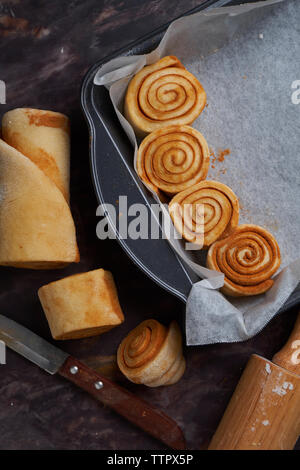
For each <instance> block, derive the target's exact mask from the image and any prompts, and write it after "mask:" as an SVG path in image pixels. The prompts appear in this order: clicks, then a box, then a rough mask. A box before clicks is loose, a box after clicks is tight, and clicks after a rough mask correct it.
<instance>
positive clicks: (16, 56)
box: [0, 0, 300, 449]
mask: <svg viewBox="0 0 300 470" xmlns="http://www.w3.org/2000/svg"><path fill="white" fill-rule="evenodd" d="M197 4H199V0H193V1H192V0H187V1H185V2H178V1H176V0H148V1H141V0H130V1H128V0H127V1H118V0H110V1H98V0H90V1H83V0H74V1H67V0H59V1H58V0H56V1H52V2H36V1H34V0H23V1H18V0H12V1H0V79H1V80H5V82H6V84H7V105H0V114H1V116H2V114H3V113H4V112H5V111H7V110H8V109H12V108H14V107H23V106H28V107H38V108H44V109H53V110H56V111H62V112H64V113H66V114H68V115H69V116H70V118H71V123H72V146H73V151H72V164H71V167H72V168H71V197H72V211H73V215H74V218H75V222H76V226H77V231H78V240H79V248H80V252H81V262H80V264H79V265H74V266H71V267H68V268H66V269H64V270H61V271H52V272H43V271H40V272H38V271H30V270H16V269H11V268H0V280H1V283H0V312H1V313H3V314H5V315H7V316H10V317H11V318H14V319H16V320H17V321H19V322H20V323H22V324H24V325H25V326H28V327H30V328H31V329H32V330H33V331H35V332H37V333H39V334H40V335H42V336H43V337H44V338H46V339H49V340H50V341H51V338H50V334H49V330H48V326H47V322H46V320H45V317H44V314H43V312H42V309H41V306H40V304H39V301H38V297H37V289H38V288H39V287H40V286H41V285H43V284H45V283H47V282H50V281H52V280H55V279H59V278H60V277H63V276H66V275H68V274H71V273H74V272H80V271H85V270H89V269H93V268H96V267H103V268H105V269H109V270H111V271H112V272H113V274H114V277H115V280H116V283H117V286H118V290H119V294H120V301H121V304H122V307H123V310H124V314H125V316H126V322H125V323H124V324H123V325H122V326H121V327H119V328H116V329H114V330H112V331H110V332H109V333H107V334H105V335H103V336H100V337H96V338H89V339H84V340H77V341H67V342H58V345H59V346H60V347H61V348H62V349H64V350H66V351H68V352H70V353H72V354H73V355H75V356H76V357H78V358H79V359H87V358H89V357H94V356H96V355H112V354H115V351H116V347H117V345H118V344H119V342H120V341H121V339H122V338H123V337H124V335H125V334H126V333H127V332H128V331H129V330H130V329H131V328H133V327H134V326H135V325H137V324H138V323H139V322H140V321H142V320H143V319H145V318H150V317H154V318H156V319H158V320H160V321H162V322H163V323H166V324H167V323H168V322H169V321H170V320H171V319H174V318H175V319H177V320H178V321H179V322H182V320H183V315H184V309H183V305H182V304H181V302H180V301H178V300H177V299H176V298H175V297H173V296H172V295H170V294H168V293H167V292H165V291H163V290H162V289H161V288H159V287H158V286H157V285H156V284H154V283H153V282H152V281H151V280H149V279H148V278H147V277H146V276H145V275H144V274H143V273H141V272H140V271H139V270H138V269H137V268H136V267H135V266H134V265H133V264H132V262H131V261H130V260H129V259H128V258H127V256H126V255H125V254H124V253H123V252H122V250H121V248H120V247H119V245H118V244H117V242H115V241H102V242H100V241H98V240H97V238H96V235H95V227H96V223H97V218H96V216H95V210H96V205H97V204H96V198H95V196H94V192H93V188H92V183H91V179H90V174H89V159H88V134H87V129H86V124H85V121H84V118H83V116H82V114H81V111H80V106H79V90H80V84H81V79H82V77H83V76H84V74H85V72H86V71H87V69H88V67H89V66H90V65H92V64H93V63H94V62H95V61H97V60H98V59H100V58H102V57H104V56H106V55H107V54H109V53H110V52H113V51H114V50H116V49H117V48H120V47H122V46H124V45H126V44H127V43H129V42H130V41H132V40H135V39H137V38H138V37H140V36H141V35H143V34H145V33H147V32H150V31H151V30H153V29H154V28H156V27H158V26H160V25H162V24H164V23H166V22H167V21H169V20H171V19H173V18H174V17H176V16H178V15H180V14H181V13H183V12H184V11H186V10H188V9H190V8H192V7H194V6H196V5H197ZM1 116H0V117H1ZM295 318H296V309H293V310H291V311H289V312H287V313H285V314H282V315H280V316H278V317H277V318H275V319H274V320H273V321H272V322H271V323H270V324H269V325H268V326H267V327H266V328H265V329H264V331H263V332H262V333H260V334H259V335H257V336H256V337H255V338H254V339H252V340H250V341H247V342H245V343H242V344H231V345H226V344H224V345H214V346H206V347H190V348H188V349H186V351H185V355H186V357H187V371H186V374H185V376H184V378H183V379H182V380H181V381H180V382H179V383H178V384H176V385H174V386H172V387H170V388H158V389H153V390H151V389H147V388H146V387H143V386H135V385H133V384H130V383H128V382H123V383H125V385H126V386H127V387H128V388H129V389H130V390H132V391H134V393H136V394H137V395H139V396H141V397H143V398H144V399H146V400H148V401H149V402H151V403H153V404H155V405H156V406H158V407H160V408H161V409H162V410H164V411H165V412H166V413H168V414H169V415H170V416H171V417H173V418H174V419H175V420H177V422H178V423H179V424H180V425H181V426H182V428H183V430H184V432H185V435H186V438H187V441H188V445H189V447H190V448H192V449H199V448H205V447H206V446H207V444H208V442H209V439H210V438H211V436H212V434H213V432H214V430H215V428H216V425H217V423H218V421H219V420H220V418H221V416H222V413H223V411H224V409H225V407H226V404H227V402H228V400H229V398H230V396H231V394H232V392H233V390H234V388H235V385H236V383H237V381H238V379H239V377H240V375H241V373H242V370H243V368H244V366H245V364H246V362H247V360H248V358H249V356H250V354H251V353H254V352H255V353H258V354H261V355H263V356H266V357H268V358H270V357H272V355H273V354H274V353H275V352H276V351H277V350H278V349H280V347H281V346H282V345H283V344H284V342H285V341H286V339H287V337H288V335H289V333H290V331H291V329H292V326H293V323H294V320H295ZM0 397H1V400H0V436H1V440H0V448H1V449H162V448H163V447H162V445H161V444H160V443H159V442H156V441H154V440H153V439H152V438H150V437H148V436H146V435H145V434H143V433H142V432H141V431H139V430H137V429H135V428H133V427H132V426H131V425H130V424H128V423H127V422H125V421H123V420H122V419H121V418H120V417H119V416H117V415H115V414H113V413H112V412H111V411H110V410H108V409H105V408H103V407H101V406H99V404H98V403H97V402H96V401H95V400H93V399H92V398H90V397H89V396H88V395H86V394H85V393H84V392H81V391H80V390H79V389H77V388H76V387H74V386H72V385H71V384H69V383H67V382H65V381H64V380H63V379H61V378H60V377H58V376H57V377H56V376H50V375H47V373H45V372H43V371H42V370H40V369H39V368H38V367H36V366H34V365H32V364H31V363H29V362H28V361H26V360H25V359H23V358H22V357H20V356H18V355H17V354H15V353H14V352H11V351H8V353H7V365H5V366H0ZM298 448H299V449H300V445H299V444H298Z"/></svg>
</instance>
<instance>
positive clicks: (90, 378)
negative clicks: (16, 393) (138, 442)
mask: <svg viewBox="0 0 300 470" xmlns="http://www.w3.org/2000/svg"><path fill="white" fill-rule="evenodd" d="M0 340H2V341H4V342H5V344H6V345H7V346H8V347H9V348H11V349H13V350H14V351H16V352H17V353H19V354H21V356H24V357H26V359H29V360H30V361H31V362H33V363H34V364H36V365H38V366H39V367H41V368H42V369H44V370H45V371H46V372H48V373H49V374H52V375H53V374H56V373H58V374H59V375H61V376H63V377H65V378H66V379H68V380H70V381H71V382H73V383H74V384H76V385H78V386H79V387H80V388H82V389H83V390H85V391H86V392H88V393H89V394H90V395H92V396H93V397H94V398H96V400H98V401H100V402H101V403H103V404H104V405H106V406H108V407H110V408H112V409H113V410H114V411H116V412H117V413H119V414H120V415H121V416H123V417H124V418H125V419H127V420H128V421H130V422H131V423H132V424H134V425H136V426H138V427H139V428H141V429H142V430H143V431H145V432H147V433H148V434H150V435H151V436H153V437H154V438H156V439H158V440H160V441H162V442H163V443H164V444H166V445H167V446H168V447H171V448H172V449H177V450H183V449H186V443H185V438H184V435H183V432H182V430H181V429H180V427H179V426H178V424H177V423H176V422H175V421H173V420H172V419H171V418H169V416H167V415H166V414H164V413H163V412H162V411H160V410H158V409H157V408H154V407H153V406H151V405H150V404H149V403H147V402H146V401H144V400H142V399H140V398H138V397H136V396H135V395H134V394H133V393H130V392H129V391H128V390H126V389H125V388H123V387H120V386H119V385H117V384H116V383H114V382H112V381H111V380H109V379H107V378H106V377H104V376H103V375H101V374H99V373H97V372H96V371H94V370H93V369H91V368H89V367H88V366H87V365H85V364H83V363H82V362H80V361H79V360H78V359H75V358H74V357H72V356H70V355H69V354H67V353H65V352H63V351H61V350H60V349H59V348H57V347H56V346H53V345H52V344H50V343H48V342H47V341H45V340H44V339H43V338H41V337H39V336H38V335H36V334H35V333H33V332H32V331H30V330H28V329H27V328H25V327H24V326H22V325H20V324H18V323H16V322H15V321H13V320H11V319H9V318H7V317H5V316H3V315H0Z"/></svg>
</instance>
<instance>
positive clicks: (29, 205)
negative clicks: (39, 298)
mask: <svg viewBox="0 0 300 470" xmlns="http://www.w3.org/2000/svg"><path fill="white" fill-rule="evenodd" d="M78 261H79V253H78V248H77V243H76V233H75V226H74V222H73V219H72V215H71V212H70V208H69V206H68V204H67V202H66V200H65V198H64V196H63V195H62V193H61V192H60V190H59V189H58V188H57V187H56V186H55V184H54V183H53V182H52V181H51V180H50V179H49V178H48V177H47V176H46V175H45V174H44V173H43V172H42V171H41V170H40V169H39V168H38V167H37V166H36V165H35V164H34V163H33V162H32V161H31V160H29V158H27V157H25V156H24V155H22V154H21V153H20V152H18V151H17V150H16V149H14V148H13V147H11V146H10V145H8V144H6V143H5V142H4V141H3V140H0V265H2V266H14V267H17V268H31V269H50V268H59V267H63V266H65V265H67V264H68V263H72V262H78Z"/></svg>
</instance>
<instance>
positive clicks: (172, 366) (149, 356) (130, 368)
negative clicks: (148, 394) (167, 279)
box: [117, 320, 185, 387]
mask: <svg viewBox="0 0 300 470" xmlns="http://www.w3.org/2000/svg"><path fill="white" fill-rule="evenodd" d="M117 360H118V366H119V368H120V370H121V372H122V373H123V374H124V375H125V376H126V377H127V378H128V379H129V380H130V381H131V382H134V383H137V384H144V385H147V386H148V387H159V386H160V385H171V384H174V383H176V382H178V380H180V379H181V377H182V375H183V374H184V371H185V359H184V357H183V355H182V338H181V332H180V329H179V327H178V325H177V323H176V322H174V321H173V322H172V323H171V324H170V326H169V328H166V327H165V326H163V325H162V324H161V323H159V322H158V321H156V320H145V321H143V322H142V323H141V324H140V325H138V326H137V327H136V328H134V330H132V331H131V332H130V333H129V335H128V336H126V338H124V339H123V341H122V342H121V344H120V346H119V348H118V354H117Z"/></svg>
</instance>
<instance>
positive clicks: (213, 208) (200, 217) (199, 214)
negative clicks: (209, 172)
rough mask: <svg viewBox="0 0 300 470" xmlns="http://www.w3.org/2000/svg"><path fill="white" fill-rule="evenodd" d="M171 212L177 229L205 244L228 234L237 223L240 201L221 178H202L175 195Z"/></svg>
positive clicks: (182, 233) (193, 240)
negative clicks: (213, 179) (206, 179)
mask: <svg viewBox="0 0 300 470" xmlns="http://www.w3.org/2000/svg"><path fill="white" fill-rule="evenodd" d="M169 212H170V215H171V218H172V220H173V222H174V226H175V228H176V230H177V232H178V233H180V234H181V235H182V236H183V238H185V239H186V240H188V241H189V242H192V243H195V244H198V245H199V246H201V247H203V248H207V247H209V246H210V245H211V244H212V243H214V242H215V241H216V240H219V239H222V238H225V237H227V236H228V235H229V234H230V233H232V232H233V231H234V230H235V228H236V227H237V224H238V220H239V202H238V198H237V197H236V195H235V194H234V192H233V191H232V190H231V189H230V188H229V187H228V186H226V185H225V184H223V183H219V182H218V181H201V182H200V183H197V184H195V185H194V186H191V187H190V188H188V189H186V190H185V191H181V192H180V193H178V194H176V196H174V197H173V199H172V200H171V202H170V204H169Z"/></svg>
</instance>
